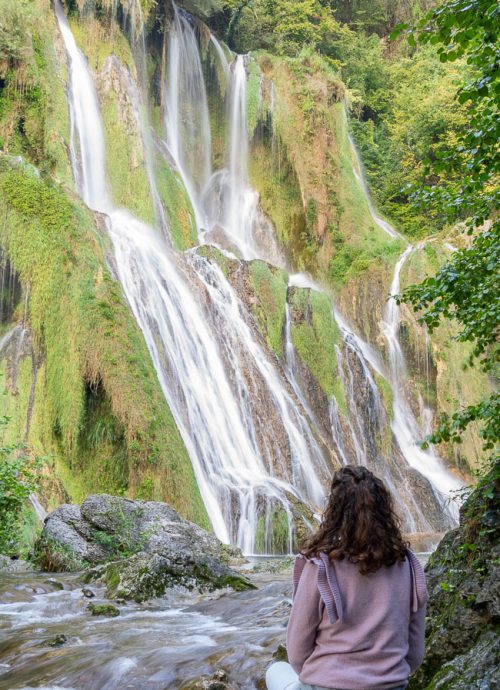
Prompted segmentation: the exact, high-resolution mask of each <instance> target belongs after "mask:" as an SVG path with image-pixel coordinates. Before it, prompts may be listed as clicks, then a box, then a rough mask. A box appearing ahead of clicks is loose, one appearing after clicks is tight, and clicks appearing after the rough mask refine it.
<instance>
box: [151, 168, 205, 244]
mask: <svg viewBox="0 0 500 690" xmlns="http://www.w3.org/2000/svg"><path fill="white" fill-rule="evenodd" d="M155 174H156V184H157V187H158V194H159V195H160V199H161V201H162V203H163V205H164V208H165V209H166V211H167V222H168V226H169V231H170V237H171V240H172V243H173V245H174V247H175V248H176V249H179V250H181V251H183V250H185V249H189V248H190V247H194V246H196V244H197V243H198V234H197V230H196V222H195V220H194V211H193V207H192V205H191V202H190V200H189V197H188V195H187V192H186V188H185V187H184V184H183V182H182V180H181V178H180V177H179V176H178V175H177V174H176V173H175V172H174V171H173V170H172V168H171V167H170V166H169V164H168V163H167V162H166V161H165V159H164V158H162V157H161V156H157V158H156V170H155Z"/></svg>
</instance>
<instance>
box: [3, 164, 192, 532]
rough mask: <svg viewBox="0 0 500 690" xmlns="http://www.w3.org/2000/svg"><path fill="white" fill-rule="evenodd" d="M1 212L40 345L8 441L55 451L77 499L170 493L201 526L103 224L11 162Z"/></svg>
mask: <svg viewBox="0 0 500 690" xmlns="http://www.w3.org/2000/svg"><path fill="white" fill-rule="evenodd" d="M0 204H1V209H2V226H1V229H0V241H1V244H2V248H3V251H5V252H6V253H7V255H8V257H9V261H10V262H11V265H12V267H13V268H14V270H15V271H16V272H17V274H18V276H19V278H20V281H21V284H22V285H23V286H24V296H23V297H24V299H23V300H21V303H20V305H19V310H20V313H19V316H20V318H22V319H23V326H24V327H25V328H26V329H27V331H28V337H29V338H30V341H31V347H32V349H33V357H32V358H26V359H24V358H23V359H22V363H21V366H20V372H19V374H18V378H17V382H16V385H15V386H11V388H10V390H9V389H8V390H7V394H6V396H4V406H3V409H4V412H5V414H7V415H9V416H11V417H12V418H13V419H12V422H11V424H10V425H9V426H8V427H7V432H6V433H7V434H9V435H10V436H11V439H12V437H15V438H20V437H21V438H23V437H25V435H26V437H27V440H28V443H29V444H30V445H31V447H32V448H33V450H34V451H35V452H38V453H40V454H43V455H46V454H49V455H51V457H52V459H53V461H54V463H55V470H56V472H57V473H58V475H59V476H60V477H61V479H62V480H63V484H64V485H65V487H66V489H67V490H68V492H69V493H70V495H71V496H72V497H73V498H74V499H81V498H82V497H83V496H85V495H86V494H87V493H88V492H90V491H91V490H92V488H96V489H100V490H105V489H107V490H111V491H115V492H117V493H121V492H129V493H131V494H132V495H140V496H142V497H145V498H160V497H161V498H165V499H168V500H169V501H170V502H171V503H172V505H175V506H176V507H177V508H178V509H179V510H180V511H181V512H183V513H184V514H186V515H191V517H192V518H193V519H197V520H201V521H203V519H204V515H205V513H204V508H203V505H202V503H201V499H200V497H199V494H198V491H197V487H196V482H195V479H194V475H193V472H192V468H191V464H190V461H189V458H188V456H187V453H186V450H185V448H184V445H183V442H182V439H181V437H180V435H179V432H178V431H177V428H176V426H175V423H174V421H173V418H172V416H171V414H170V412H169V410H168V407H167V405H166V403H165V400H164V398H163V395H162V393H161V390H160V387H159V384H158V381H157V378H156V374H155V372H154V369H153V367H152V364H151V361H150V359H149V354H148V352H147V349H146V345H145V343H144V340H143V337H142V334H141V333H140V331H139V330H138V328H137V326H136V324H135V322H134V320H133V318H132V316H131V314H130V312H129V310H128V308H127V306H126V304H125V302H124V299H123V296H122V293H121V289H120V287H119V285H118V284H117V283H116V282H115V281H114V279H113V278H112V276H111V275H110V272H109V269H108V268H107V266H106V263H105V259H104V252H103V242H104V240H103V238H102V236H101V234H100V233H101V231H102V229H101V228H100V227H99V224H101V223H103V222H104V221H102V220H99V219H97V220H96V219H94V217H93V216H92V214H91V213H90V212H89V211H88V210H86V209H85V208H84V207H83V206H82V205H81V204H80V203H79V202H78V201H77V200H76V199H75V198H71V196H70V195H69V194H68V192H67V191H65V190H64V189H63V188H61V187H59V186H57V185H54V184H53V183H51V182H50V181H48V180H44V179H43V178H40V177H39V176H38V175H37V174H36V173H35V172H33V171H32V170H29V169H27V168H26V167H25V166H24V165H22V164H20V163H18V162H17V161H15V162H14V163H12V162H11V161H10V160H9V159H6V158H3V159H2V161H1V167H0ZM24 309H26V311H25V312H24V311H23V310H24ZM14 354H15V353H13V354H12V356H14ZM4 361H6V362H7V364H8V362H9V358H8V357H7V358H6V360H4ZM18 389H19V390H21V393H22V394H21V395H16V393H17V391H18ZM30 391H33V394H34V397H33V399H32V400H30V398H29V396H30Z"/></svg>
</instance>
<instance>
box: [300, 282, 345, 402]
mask: <svg viewBox="0 0 500 690" xmlns="http://www.w3.org/2000/svg"><path fill="white" fill-rule="evenodd" d="M290 306H291V309H292V342H293V345H294V347H295V349H296V351H297V354H298V355H299V357H300V358H301V360H302V361H303V362H304V364H306V365H307V366H308V367H309V369H310V370H311V372H312V374H313V375H314V377H315V379H316V381H317V382H318V384H319V386H320V387H321V388H322V389H323V391H324V392H325V393H326V395H327V396H328V397H329V398H330V397H331V396H332V395H334V393H335V392H337V394H339V386H338V384H337V386H336V385H335V380H336V377H337V358H336V352H335V345H336V344H338V343H339V342H340V331H339V329H338V326H337V324H336V323H335V320H334V318H333V314H332V304H331V301H330V298H329V297H328V295H325V294H324V293H320V292H315V291H314V290H308V289H297V288H295V289H294V290H293V291H291V299H290ZM339 397H340V398H341V399H342V397H341V396H340V395H339Z"/></svg>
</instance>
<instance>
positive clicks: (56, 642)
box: [46, 633, 68, 647]
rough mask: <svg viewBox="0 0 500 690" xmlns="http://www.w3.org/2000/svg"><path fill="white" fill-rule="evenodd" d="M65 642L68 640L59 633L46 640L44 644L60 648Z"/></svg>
mask: <svg viewBox="0 0 500 690" xmlns="http://www.w3.org/2000/svg"><path fill="white" fill-rule="evenodd" d="M67 641H68V638H67V637H66V635H64V634H63V633H59V634H58V635H54V637H51V638H50V639H49V640H47V642H46V644H47V646H48V647H61V645H63V644H65V643H66V642H67Z"/></svg>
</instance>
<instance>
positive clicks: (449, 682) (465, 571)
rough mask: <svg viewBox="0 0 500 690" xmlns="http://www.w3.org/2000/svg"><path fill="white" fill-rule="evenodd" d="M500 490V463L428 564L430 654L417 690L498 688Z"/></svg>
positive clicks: (413, 686)
mask: <svg viewBox="0 0 500 690" xmlns="http://www.w3.org/2000/svg"><path fill="white" fill-rule="evenodd" d="M499 489H500V482H499V474H498V467H497V468H496V469H494V470H492V471H491V472H490V473H489V474H488V475H487V476H486V478H485V479H484V480H482V481H481V483H480V485H479V486H478V488H477V489H476V490H475V491H474V492H473V493H472V494H471V495H470V496H469V498H468V499H467V501H466V502H465V503H464V505H463V506H462V509H461V511H460V526H459V527H458V528H457V529H455V530H452V531H451V532H448V534H447V535H446V536H445V538H444V539H443V540H442V542H441V543H440V544H439V546H438V548H437V550H436V551H435V552H434V553H433V555H432V556H431V558H430V560H429V562H428V564H427V567H426V574H427V581H428V588H429V595H430V598H429V605H428V618H427V629H426V655H425V660H424V664H423V666H422V667H421V669H420V670H419V671H418V673H417V675H416V677H415V678H413V679H412V680H411V681H410V685H409V688H411V690H420V689H421V690H423V689H424V688H425V689H428V690H431V689H432V690H444V689H446V690H468V689H469V688H478V689H479V688H488V689H490V688H491V689H494V688H498V682H499V681H498V668H499V664H500V635H499V623H500V569H499V566H500V542H499V528H500V521H499V508H500V500H499V495H500V494H499Z"/></svg>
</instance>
